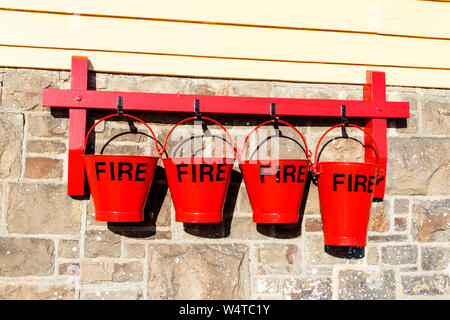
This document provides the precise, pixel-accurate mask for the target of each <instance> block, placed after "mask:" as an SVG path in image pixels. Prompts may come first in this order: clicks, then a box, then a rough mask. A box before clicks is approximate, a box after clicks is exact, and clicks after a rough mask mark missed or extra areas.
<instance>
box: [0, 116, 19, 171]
mask: <svg viewBox="0 0 450 320" xmlns="http://www.w3.org/2000/svg"><path fill="white" fill-rule="evenodd" d="M23 131H24V117H23V115H22V114H8V113H1V114H0V137H2V138H1V139H0V179H1V178H18V177H19V175H20V170H21V163H22V160H21V159H22V140H23Z"/></svg>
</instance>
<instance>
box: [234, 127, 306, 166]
mask: <svg viewBox="0 0 450 320" xmlns="http://www.w3.org/2000/svg"><path fill="white" fill-rule="evenodd" d="M275 121H278V122H281V123H283V124H285V125H287V126H289V127H291V128H292V129H294V130H295V131H296V132H297V133H298V134H299V135H300V137H301V138H302V140H303V144H304V145H305V149H306V155H307V156H306V158H307V159H308V160H310V159H311V156H312V153H311V150H309V149H308V145H307V144H306V139H305V137H304V136H303V135H302V134H301V132H300V131H299V130H298V129H297V128H296V127H294V126H293V125H292V124H290V123H288V122H286V121H283V120H279V119H278V120H267V121H264V122H263V123H261V124H259V125H258V126H257V127H255V128H254V129H253V130H252V131H250V133H249V134H248V135H247V136H246V137H245V140H244V143H243V144H242V149H241V151H240V152H239V153H238V157H239V162H241V160H242V159H241V155H242V153H243V152H244V147H245V144H246V143H247V140H248V138H249V137H250V135H251V134H252V133H253V132H255V131H256V130H258V129H259V128H260V127H262V126H263V125H266V124H268V123H271V122H275Z"/></svg>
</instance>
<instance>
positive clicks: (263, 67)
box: [0, 47, 450, 88]
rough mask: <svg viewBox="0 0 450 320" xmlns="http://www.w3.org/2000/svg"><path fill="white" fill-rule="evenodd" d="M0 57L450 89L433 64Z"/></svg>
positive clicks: (64, 54) (92, 54)
mask: <svg viewBox="0 0 450 320" xmlns="http://www.w3.org/2000/svg"><path fill="white" fill-rule="evenodd" d="M0 50H1V52H2V61H4V62H5V63H6V64H7V65H9V66H17V67H19V66H24V65H23V64H24V63H23V62H24V61H31V60H32V61H33V62H34V63H35V64H30V65H27V66H25V67H33V68H43V69H66V70H70V63H71V56H72V55H75V56H83V55H84V56H88V57H89V60H90V62H91V64H90V70H96V71H98V70H101V71H105V72H119V73H131V74H134V73H136V74H156V75H172V76H192V77H210V78H230V79H255V80H280V81H300V82H325V83H343V84H346V83H348V84H362V83H365V82H366V78H365V76H366V70H375V71H384V72H386V84H387V85H400V86H412V87H415V86H417V87H432V88H450V78H449V72H448V71H447V70H436V69H408V68H393V67H367V66H353V65H331V66H330V65H327V64H320V63H286V62H274V61H252V60H240V59H217V58H197V57H183V56H168V55H152V56H149V55H145V54H130V53H116V52H99V51H80V50H59V49H58V50H57V49H40V48H21V47H19V48H17V47H3V48H1V49H0ZM30 57H32V59H30Z"/></svg>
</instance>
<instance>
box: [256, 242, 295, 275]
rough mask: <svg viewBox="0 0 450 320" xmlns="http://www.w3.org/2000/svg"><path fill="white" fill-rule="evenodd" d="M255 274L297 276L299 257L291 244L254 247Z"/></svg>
mask: <svg viewBox="0 0 450 320" xmlns="http://www.w3.org/2000/svg"><path fill="white" fill-rule="evenodd" d="M256 261H257V266H258V267H257V270H256V273H257V274H274V275H275V274H299V273H301V255H300V251H299V249H298V247H297V246H296V245H293V244H262V245H259V246H257V247H256Z"/></svg>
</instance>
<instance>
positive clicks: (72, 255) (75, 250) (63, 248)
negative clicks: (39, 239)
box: [58, 240, 80, 259]
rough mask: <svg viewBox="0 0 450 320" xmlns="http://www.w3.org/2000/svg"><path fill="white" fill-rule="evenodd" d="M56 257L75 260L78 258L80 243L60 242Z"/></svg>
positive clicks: (76, 241) (72, 241) (71, 241)
mask: <svg viewBox="0 0 450 320" xmlns="http://www.w3.org/2000/svg"><path fill="white" fill-rule="evenodd" d="M58 256H59V257H60V258H66V259H76V258H79V257H80V243H79V241H78V240H60V241H59V249H58Z"/></svg>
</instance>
